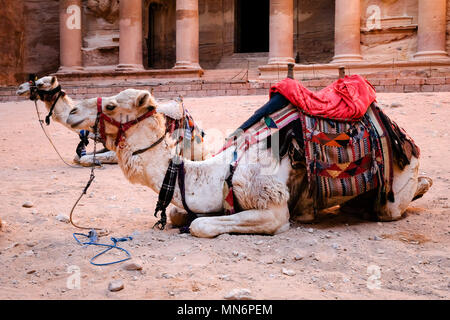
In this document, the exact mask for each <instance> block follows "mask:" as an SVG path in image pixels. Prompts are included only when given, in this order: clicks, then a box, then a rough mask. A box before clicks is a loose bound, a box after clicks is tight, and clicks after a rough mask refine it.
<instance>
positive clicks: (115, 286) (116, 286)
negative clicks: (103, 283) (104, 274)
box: [108, 280, 124, 292]
mask: <svg viewBox="0 0 450 320" xmlns="http://www.w3.org/2000/svg"><path fill="white" fill-rule="evenodd" d="M123 288H124V284H123V281H122V280H114V281H111V282H110V283H109V285H108V290H109V291H111V292H117V291H120V290H122V289H123Z"/></svg>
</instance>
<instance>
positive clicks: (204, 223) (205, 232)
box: [189, 217, 226, 238]
mask: <svg viewBox="0 0 450 320" xmlns="http://www.w3.org/2000/svg"><path fill="white" fill-rule="evenodd" d="M210 219H212V218H205V217H203V218H197V219H195V220H194V221H192V223H191V226H190V228H189V230H190V233H191V235H193V236H195V237H198V238H214V237H216V236H218V235H219V234H221V233H226V231H224V230H223V232H220V231H218V230H217V228H216V227H215V226H214V225H213V224H212V223H211V222H212V221H209V220H210Z"/></svg>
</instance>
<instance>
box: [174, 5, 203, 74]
mask: <svg viewBox="0 0 450 320" xmlns="http://www.w3.org/2000/svg"><path fill="white" fill-rule="evenodd" d="M176 6H177V8H176V16H177V17H176V19H177V23H176V29H177V31H176V32H177V41H176V46H177V61H176V63H175V67H174V69H201V68H200V65H199V58H198V47H199V22H198V0H177V4H176Z"/></svg>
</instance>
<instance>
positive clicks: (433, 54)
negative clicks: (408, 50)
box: [413, 51, 449, 60]
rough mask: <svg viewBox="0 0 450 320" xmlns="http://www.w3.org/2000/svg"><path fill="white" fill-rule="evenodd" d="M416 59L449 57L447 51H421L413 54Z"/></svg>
mask: <svg viewBox="0 0 450 320" xmlns="http://www.w3.org/2000/svg"><path fill="white" fill-rule="evenodd" d="M413 58H414V60H436V59H449V56H448V54H447V52H445V51H419V52H417V53H416V54H415V55H414V56H413Z"/></svg>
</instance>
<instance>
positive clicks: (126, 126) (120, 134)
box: [97, 97, 162, 146]
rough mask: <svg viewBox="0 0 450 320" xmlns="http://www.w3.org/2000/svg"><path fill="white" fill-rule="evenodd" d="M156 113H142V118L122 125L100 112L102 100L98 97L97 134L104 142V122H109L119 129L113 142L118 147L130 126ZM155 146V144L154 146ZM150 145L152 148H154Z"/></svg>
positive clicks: (150, 111) (154, 111)
mask: <svg viewBox="0 0 450 320" xmlns="http://www.w3.org/2000/svg"><path fill="white" fill-rule="evenodd" d="M155 113H156V110H155V109H153V110H149V111H147V112H146V113H144V114H143V115H142V116H140V117H138V118H137V119H134V120H131V121H128V122H125V123H122V122H119V121H116V120H114V119H112V118H111V117H109V116H107V115H106V114H104V113H103V110H102V98H101V97H98V98H97V120H98V124H99V126H100V127H99V132H100V137H101V139H102V140H103V141H106V133H105V121H106V122H109V123H110V124H112V125H113V126H115V127H117V128H118V129H119V132H118V133H117V137H116V140H115V143H114V144H115V145H116V146H118V145H119V143H120V142H121V141H122V139H123V138H124V135H125V132H126V131H127V130H128V129H130V128H131V127H132V126H134V125H136V124H138V123H139V122H141V121H142V120H145V119H147V118H149V117H151V116H153V115H154V114H155ZM161 141H162V139H159V140H158V141H157V142H158V143H159V142H161ZM154 145H155V144H154ZM154 145H152V146H154Z"/></svg>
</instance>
